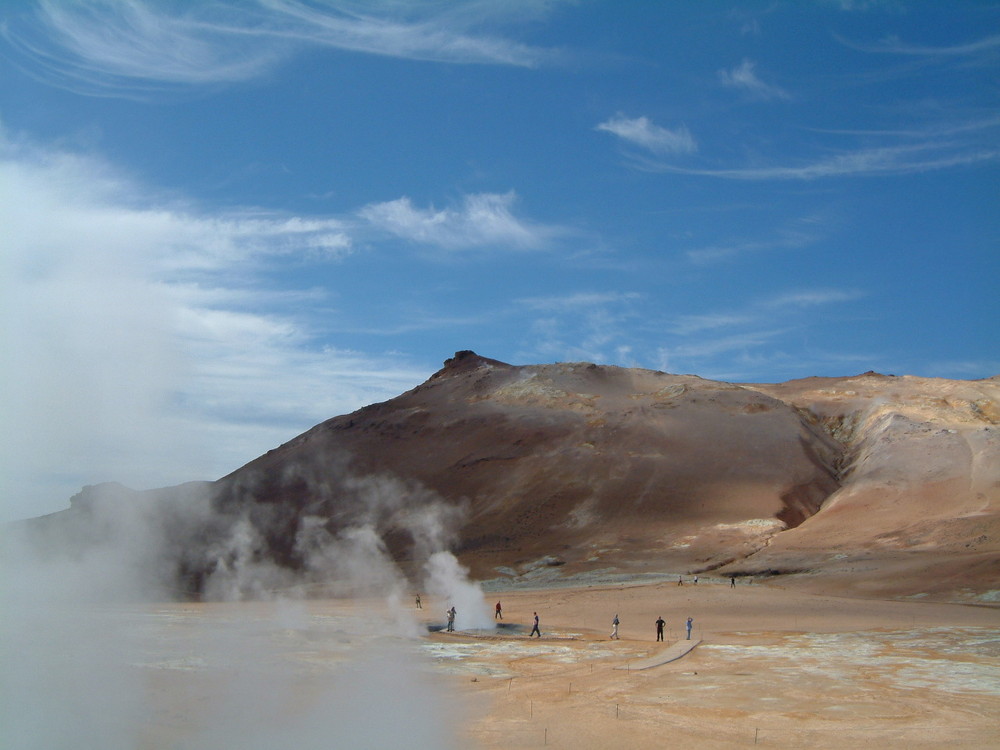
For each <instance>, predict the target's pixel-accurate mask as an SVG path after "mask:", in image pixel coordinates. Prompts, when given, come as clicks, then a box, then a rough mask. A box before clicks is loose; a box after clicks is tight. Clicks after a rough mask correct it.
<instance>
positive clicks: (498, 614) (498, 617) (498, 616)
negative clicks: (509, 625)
mask: <svg viewBox="0 0 1000 750" xmlns="http://www.w3.org/2000/svg"><path fill="white" fill-rule="evenodd" d="M493 619H494V620H502V619H503V612H501V611H500V602H497V611H496V612H494V613H493Z"/></svg>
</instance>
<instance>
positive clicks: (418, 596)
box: [417, 594, 423, 609]
mask: <svg viewBox="0 0 1000 750" xmlns="http://www.w3.org/2000/svg"><path fill="white" fill-rule="evenodd" d="M417 609H423V607H422V606H420V594H417Z"/></svg>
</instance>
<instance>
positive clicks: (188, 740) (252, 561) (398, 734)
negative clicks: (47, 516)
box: [0, 477, 492, 750]
mask: <svg viewBox="0 0 1000 750" xmlns="http://www.w3.org/2000/svg"><path fill="white" fill-rule="evenodd" d="M350 482H351V483H352V484H353V489H354V490H355V491H356V492H357V493H358V497H359V498H361V500H362V502H360V503H359V504H358V505H357V512H356V513H353V514H352V515H350V516H349V517H348V518H347V519H346V523H344V524H343V525H342V526H341V528H339V529H334V528H331V524H330V523H329V516H327V515H321V514H315V515H308V516H304V517H303V518H301V519H299V522H298V525H297V531H296V533H295V536H294V551H295V554H296V555H297V556H298V559H300V560H301V565H300V566H298V567H297V568H290V567H288V566H284V565H280V564H278V563H277V562H276V561H275V560H273V559H269V558H268V557H267V556H266V554H265V553H266V551H267V550H268V546H267V542H266V539H265V537H266V535H267V531H266V529H264V528H262V527H261V526H260V525H259V523H257V522H255V520H254V516H253V513H252V512H247V513H238V514H235V515H232V514H226V513H221V512H219V511H218V510H217V509H215V508H214V507H213V506H212V505H211V503H209V502H208V499H207V497H206V495H205V493H204V492H203V491H201V490H199V491H195V492H192V493H190V495H189V496H188V497H186V498H182V499H180V500H177V501H176V503H174V504H173V505H171V506H170V507H164V506H162V505H160V504H157V503H156V502H153V501H150V502H135V500H134V498H133V501H132V502H129V503H125V504H123V503H122V502H121V498H115V497H105V496H102V493H101V492H96V493H91V494H92V495H93V496H92V497H89V498H88V500H87V502H86V503H84V502H78V503H77V504H76V507H74V509H73V510H72V511H71V512H70V513H68V514H66V515H65V517H64V518H61V519H59V521H60V522H59V523H48V524H43V525H41V526H39V525H37V524H36V526H35V527H34V528H30V527H21V528H10V529H8V530H6V531H5V533H4V535H3V536H4V539H3V546H2V548H0V562H2V566H3V590H2V594H3V600H2V605H0V610H2V614H0V625H2V630H0V637H2V641H0V657H2V663H3V665H4V667H3V670H2V677H0V679H2V687H0V727H3V729H2V743H0V744H2V745H3V746H4V747H5V748H12V749H14V748H53V747H76V748H95V749H97V748H100V749H101V750H109V749H112V748H134V747H138V746H143V747H166V746H169V747H178V748H210V747H211V748H216V747H236V746H239V747H242V748H273V747H279V746H288V747H297V748H312V747H317V748H318V747H324V748H326V747H347V746H352V747H393V746H403V745H406V746H410V747H427V746H435V747H449V746H456V745H457V733H456V727H457V726H458V725H459V724H460V722H461V719H462V718H463V714H462V713H461V712H459V713H458V714H456V713H455V711H454V709H455V704H454V700H453V698H451V697H449V696H447V695H446V691H445V689H444V688H443V686H442V685H441V684H439V683H440V677H435V676H434V675H432V674H431V673H429V672H428V670H427V665H426V664H424V663H423V662H422V661H421V657H420V656H418V655H417V653H416V648H415V641H414V640H413V639H414V638H415V636H417V635H419V634H420V633H421V632H422V627H421V626H420V625H419V624H418V623H417V621H416V620H415V619H414V618H413V616H412V612H413V593H414V590H415V589H416V591H420V592H422V593H423V594H424V597H425V601H427V602H428V603H431V602H433V603H434V605H435V606H440V608H441V620H442V622H443V620H444V610H445V609H446V608H447V607H449V606H455V608H456V609H457V610H458V617H457V622H456V624H457V627H458V628H459V629H463V628H473V627H486V626H492V621H491V620H490V618H489V612H488V609H487V607H486V604H485V601H484V598H483V593H482V591H481V589H480V588H479V586H478V584H476V583H474V582H472V581H470V580H469V579H468V575H467V571H466V570H465V569H464V568H463V567H462V566H461V565H460V564H459V563H458V561H457V559H456V558H455V557H454V555H453V554H452V553H451V552H450V551H449V550H448V549H447V545H448V544H449V543H450V541H451V540H452V539H453V538H454V534H455V531H456V530H457V524H458V523H460V521H461V515H462V513H461V509H456V508H454V507H452V506H448V505H446V504H444V503H443V502H442V501H440V499H438V498H436V497H435V496H433V493H429V492H428V491H427V490H425V489H422V488H419V487H416V488H415V487H413V486H405V487H404V486H403V485H402V484H401V483H399V482H397V481H396V480H393V479H389V478H384V477H383V478H379V479H376V480H371V481H370V482H367V481H366V480H359V479H352V480H350ZM114 490H115V488H114V487H110V488H109V489H108V492H109V493H110V494H111V495H113V494H114V492H113V491H114ZM415 498H416V500H417V501H416V502H414V499H415ZM388 533H396V534H399V533H406V534H408V535H409V536H410V538H411V541H412V553H413V559H414V560H415V561H422V565H419V566H416V567H415V568H414V569H415V570H418V571H420V575H421V579H420V580H416V581H410V580H408V579H407V577H406V575H404V572H403V571H402V570H401V569H400V567H399V566H398V565H397V564H396V563H395V561H394V560H393V558H392V556H391V555H390V553H389V548H388V546H387V544H386V538H385V537H386V535H387V534H388ZM179 542H180V549H182V550H185V551H184V552H183V553H182V552H178V546H177V545H178V543H179ZM185 544H186V545H187V546H186V548H185V546H184V545H185ZM199 545H201V547H200V548H199ZM195 563H196V564H206V563H207V564H208V568H209V569H210V572H209V573H208V574H207V575H206V576H205V577H204V578H203V580H202V590H203V595H204V598H206V599H210V600H215V601H221V602H230V603H229V604H218V605H210V604H208V605H206V604H201V605H194V604H188V605H183V604H174V605H156V604H153V603H152V602H156V601H165V600H169V599H172V598H175V594H176V593H177V590H178V589H183V588H184V586H183V583H178V579H177V578H176V577H175V575H174V573H176V572H177V571H179V570H184V569H185V566H189V567H190V566H191V565H192V564H195ZM329 595H334V596H351V597H370V602H371V606H370V607H367V608H363V609H358V608H357V607H358V604H357V603H358V601H359V599H357V598H355V599H353V600H342V601H343V607H346V608H347V610H345V612H346V613H344V614H338V615H336V616H330V615H323V616H319V615H317V614H316V613H315V612H311V611H310V606H312V605H310V603H309V602H308V601H306V599H307V598H308V597H315V596H329ZM247 599H254V600H257V601H255V602H245V600H247ZM260 600H264V602H265V603H262V602H261V601H260ZM295 600H298V601H299V602H300V603H299V604H295V603H294V601H295ZM238 601H244V603H242V604H234V603H232V602H238ZM330 606H332V607H338V606H341V605H337V604H331V605H330ZM158 607H159V608H160V609H161V610H164V612H166V614H163V613H158ZM338 611H339V610H338ZM178 612H181V613H182V614H178ZM174 695H189V696H199V695H200V696H202V699H201V700H195V699H193V698H189V699H187V700H188V702H187V703H185V704H184V705H173V704H172V701H173V702H174V703H175V702H176V699H175V698H171V697H170V696H174ZM442 706H448V707H449V711H448V713H447V714H445V713H444V712H443V711H442V710H441V707H442ZM171 716H173V717H175V718H174V719H171V718H170V717H171ZM178 716H180V717H181V718H182V719H183V720H181V719H178V718H176V717H178ZM164 717H166V718H164Z"/></svg>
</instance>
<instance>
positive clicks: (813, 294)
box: [761, 289, 864, 308]
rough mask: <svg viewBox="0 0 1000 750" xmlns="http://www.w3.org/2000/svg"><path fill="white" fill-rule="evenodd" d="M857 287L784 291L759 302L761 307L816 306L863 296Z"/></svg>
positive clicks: (848, 300)
mask: <svg viewBox="0 0 1000 750" xmlns="http://www.w3.org/2000/svg"><path fill="white" fill-rule="evenodd" d="M863 296H864V294H863V293H862V292H861V291H859V290H857V289H802V290H796V291H791V292H784V293H782V294H778V295H775V296H774V297H771V298H769V299H766V300H764V301H762V302H761V305H762V306H763V307H768V308H779V307H816V306H818V305H829V304H833V303H836V302H850V301H852V300H856V299H858V298H860V297H863Z"/></svg>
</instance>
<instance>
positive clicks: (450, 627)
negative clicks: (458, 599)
mask: <svg viewBox="0 0 1000 750" xmlns="http://www.w3.org/2000/svg"><path fill="white" fill-rule="evenodd" d="M457 614H458V612H456V611H455V608H454V607H452V608H451V609H449V610H448V632H449V633H451V632H454V630H455V615H457Z"/></svg>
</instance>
